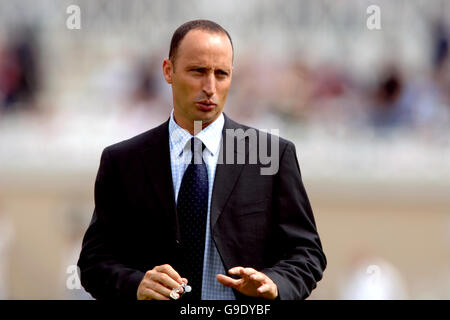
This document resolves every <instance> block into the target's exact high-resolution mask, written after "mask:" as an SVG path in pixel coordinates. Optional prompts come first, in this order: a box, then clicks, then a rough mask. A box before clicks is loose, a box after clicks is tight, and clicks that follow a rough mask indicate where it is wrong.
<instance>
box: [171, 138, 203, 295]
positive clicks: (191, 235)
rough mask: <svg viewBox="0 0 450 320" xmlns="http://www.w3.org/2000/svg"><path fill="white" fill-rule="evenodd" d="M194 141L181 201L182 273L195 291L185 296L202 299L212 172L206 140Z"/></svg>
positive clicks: (179, 208)
mask: <svg viewBox="0 0 450 320" xmlns="http://www.w3.org/2000/svg"><path fill="white" fill-rule="evenodd" d="M190 144H191V150H192V159H191V163H190V164H189V166H188V167H187V169H186V171H185V172H184V175H183V180H182V181H181V186H180V191H179V193H178V201H177V214H178V221H179V226H180V234H181V246H182V252H183V257H182V264H183V265H182V267H181V269H180V275H181V276H182V277H185V278H187V279H188V281H189V285H190V286H191V287H192V292H190V293H189V294H186V295H184V297H185V298H187V299H194V300H200V299H201V292H202V291H201V288H202V275H203V254H204V251H205V230H206V215H207V211H208V171H207V169H206V164H205V163H204V161H203V157H202V153H203V149H204V145H203V143H202V142H201V141H200V140H199V139H198V138H192V139H191V141H190Z"/></svg>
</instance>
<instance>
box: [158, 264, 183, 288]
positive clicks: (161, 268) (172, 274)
mask: <svg viewBox="0 0 450 320" xmlns="http://www.w3.org/2000/svg"><path fill="white" fill-rule="evenodd" d="M155 270H156V271H158V272H162V273H165V274H168V275H169V276H170V277H171V278H172V279H174V280H175V281H176V282H178V283H179V284H181V282H182V279H181V277H180V275H179V274H178V272H176V271H175V269H174V268H172V266H171V265H168V264H163V265H162V266H157V267H155Z"/></svg>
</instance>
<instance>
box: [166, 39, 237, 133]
mask: <svg viewBox="0 0 450 320" xmlns="http://www.w3.org/2000/svg"><path fill="white" fill-rule="evenodd" d="M232 59H233V50H232V47H231V43H230V40H229V39H228V37H227V36H226V35H225V34H222V33H211V32H210V31H204V30H191V31H189V32H188V33H187V34H186V35H185V37H184V39H183V40H182V41H181V43H180V45H179V47H178V51H177V54H176V57H175V65H173V64H172V62H171V61H170V60H169V59H166V60H164V63H163V73H164V78H165V79H166V81H167V82H168V83H169V84H171V85H172V95H173V104H174V116H175V120H176V122H177V123H178V125H180V126H181V127H182V128H184V129H186V130H188V131H190V132H191V133H192V132H193V128H194V121H196V120H197V121H198V120H201V121H202V123H203V126H202V127H206V126H207V125H208V124H209V123H211V122H212V121H214V120H215V119H217V117H218V116H219V115H220V114H221V113H222V110H223V108H224V106H225V102H226V99H227V94H228V89H229V88H230V84H231V74H232V68H233V67H232Z"/></svg>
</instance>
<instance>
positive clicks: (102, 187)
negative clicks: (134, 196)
mask: <svg viewBox="0 0 450 320" xmlns="http://www.w3.org/2000/svg"><path fill="white" fill-rule="evenodd" d="M118 190H119V188H118V184H117V182H116V178H115V176H114V171H113V163H112V160H111V157H110V153H109V151H108V148H106V149H105V150H104V151H103V153H102V157H101V161H100V168H99V170H98V173H97V178H96V181H95V210H94V213H93V216H92V220H91V223H90V225H89V227H88V229H87V231H86V233H85V236H84V238H83V244H82V249H81V253H80V258H79V260H78V267H79V272H80V280H81V283H82V285H83V287H84V288H85V289H86V291H88V292H89V293H90V294H91V295H92V296H93V297H94V298H96V299H115V298H120V299H134V300H136V299H137V288H138V286H139V283H140V281H141V280H142V278H143V277H144V273H143V272H142V271H140V270H136V269H135V268H133V267H131V266H130V264H128V263H127V261H126V259H124V258H123V257H121V254H120V250H118V246H120V243H119V242H120V240H118V239H120V219H119V216H120V210H121V209H120V208H121V206H120V203H119V201H120V200H119V199H120V197H118V192H119V191H118ZM122 214H123V213H122Z"/></svg>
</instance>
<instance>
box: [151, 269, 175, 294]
mask: <svg viewBox="0 0 450 320" xmlns="http://www.w3.org/2000/svg"><path fill="white" fill-rule="evenodd" d="M152 280H153V281H156V282H159V283H161V284H162V285H164V286H165V287H167V288H169V289H170V290H172V289H175V288H178V287H179V286H180V285H181V282H177V281H175V280H174V279H173V278H171V277H170V276H169V275H167V274H166V273H161V272H160V273H155V274H154V275H153V277H152Z"/></svg>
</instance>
